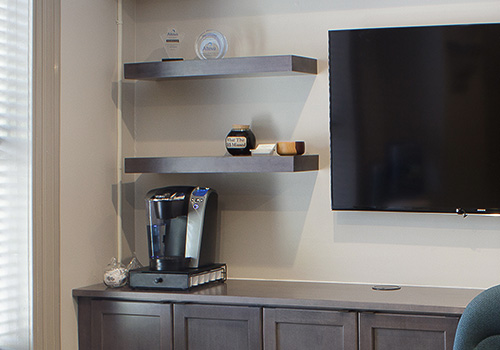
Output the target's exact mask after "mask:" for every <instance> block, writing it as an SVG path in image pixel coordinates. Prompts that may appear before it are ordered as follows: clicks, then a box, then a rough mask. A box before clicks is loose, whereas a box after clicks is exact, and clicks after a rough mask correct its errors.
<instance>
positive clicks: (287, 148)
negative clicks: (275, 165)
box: [276, 141, 306, 156]
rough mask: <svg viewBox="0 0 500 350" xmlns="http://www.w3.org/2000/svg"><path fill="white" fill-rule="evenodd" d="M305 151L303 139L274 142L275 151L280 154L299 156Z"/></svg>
mask: <svg viewBox="0 0 500 350" xmlns="http://www.w3.org/2000/svg"><path fill="white" fill-rule="evenodd" d="M305 151H306V144H305V142H304V141H290V142H278V143H277V144H276V152H278V154H279V155H280V156H299V155H301V154H304V152H305Z"/></svg>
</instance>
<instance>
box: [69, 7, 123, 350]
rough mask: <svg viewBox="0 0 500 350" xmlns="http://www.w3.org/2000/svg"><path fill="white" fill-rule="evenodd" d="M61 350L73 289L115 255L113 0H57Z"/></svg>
mask: <svg viewBox="0 0 500 350" xmlns="http://www.w3.org/2000/svg"><path fill="white" fill-rule="evenodd" d="M61 20H62V23H61V26H62V27H61V33H62V36H61V310H62V311H61V313H62V314H61V337H62V339H61V349H64V350H69V349H77V348H78V346H77V323H76V317H77V313H76V303H75V301H74V300H73V298H72V296H71V290H72V289H73V288H77V287H82V286H86V285H90V284H94V283H99V282H101V281H102V274H103V269H104V268H105V266H106V265H107V264H108V262H109V261H110V259H111V258H112V257H113V256H116V255H117V238H116V211H115V206H114V199H115V194H114V191H115V189H116V186H115V185H114V184H115V183H116V179H115V174H116V170H115V169H116V138H117V136H116V106H115V100H116V96H115V94H116V84H115V82H116V58H117V54H116V52H117V49H116V45H117V44H116V42H117V40H116V2H115V1H102V0H86V1H76V0H62V1H61Z"/></svg>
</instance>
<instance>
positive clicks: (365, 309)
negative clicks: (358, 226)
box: [73, 280, 481, 350]
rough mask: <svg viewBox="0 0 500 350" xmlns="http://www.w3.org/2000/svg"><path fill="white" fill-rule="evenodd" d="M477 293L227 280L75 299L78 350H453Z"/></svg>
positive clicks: (98, 292)
mask: <svg viewBox="0 0 500 350" xmlns="http://www.w3.org/2000/svg"><path fill="white" fill-rule="evenodd" d="M480 292H481V290H477V289H458V288H431V287H410V286H403V287H402V288H401V289H400V290H395V291H375V290H373V289H372V285H363V284H343V283H313V282H285V281H256V280H228V281H227V282H226V283H221V284H217V285H213V286H208V287H200V288H198V289H194V290H192V291H183V292H177V291H174V292H172V291H158V290H131V289H130V288H128V287H123V288H117V289H111V288H106V287H105V286H104V285H102V284H99V285H93V286H89V287H84V288H78V289H74V290H73V296H74V297H75V298H76V299H77V301H78V328H79V348H80V350H90V349H92V350H99V349H103V350H104V349H106V350H109V349H120V350H129V349H130V350H132V349H133V350H140V349H145V350H146V349H147V350H154V349H158V350H160V349H161V350H164V349H168V350H170V349H176V350H180V349H189V350H226V349H227V350H239V349H249V350H250V349H251V350H253V349H265V350H269V349H272V350H275V349H276V350H277V349H280V350H301V349H306V350H322V349H346V350H347V349H351V350H355V349H357V350H368V349H370V350H371V349H384V350H392V349H398V350H400V349H412V350H419V349H422V350H433V349H436V350H437V349H440V350H441V349H449V350H451V349H452V348H453V339H454V336H455V330H456V327H457V323H458V320H459V318H460V315H461V314H462V312H463V310H464V309H465V307H466V305H467V304H468V303H469V302H470V300H472V298H474V297H475V296H476V295H477V294H479V293H480Z"/></svg>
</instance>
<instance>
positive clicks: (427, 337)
mask: <svg viewBox="0 0 500 350" xmlns="http://www.w3.org/2000/svg"><path fill="white" fill-rule="evenodd" d="M458 319H459V318H458V317H444V316H443V317H442V316H419V315H391V314H370V313H361V314H360V317H359V332H360V350H372V349H384V350H393V349H394V350H396V349H397V350H399V349H412V350H452V349H453V340H454V338H455V332H456V329H457V325H458Z"/></svg>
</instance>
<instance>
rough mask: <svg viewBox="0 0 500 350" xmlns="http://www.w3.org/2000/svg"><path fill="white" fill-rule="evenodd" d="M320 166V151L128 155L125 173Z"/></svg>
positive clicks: (265, 170)
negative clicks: (256, 153)
mask: <svg viewBox="0 0 500 350" xmlns="http://www.w3.org/2000/svg"><path fill="white" fill-rule="evenodd" d="M318 169H319V155H317V154H306V155H302V156H248V157H244V156H240V157H232V156H222V157H147V158H125V173H156V174H174V173H273V172H299V171H314V170H318Z"/></svg>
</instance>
